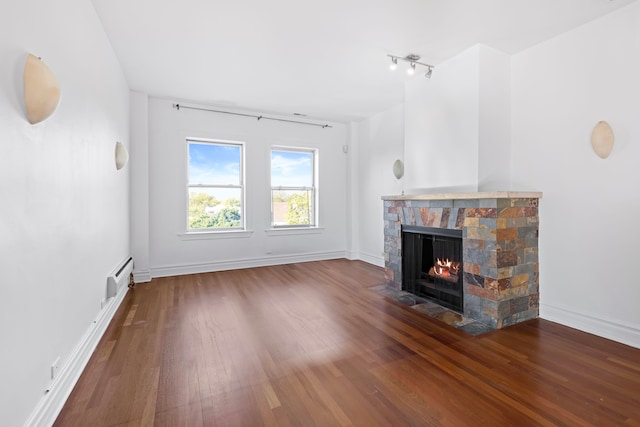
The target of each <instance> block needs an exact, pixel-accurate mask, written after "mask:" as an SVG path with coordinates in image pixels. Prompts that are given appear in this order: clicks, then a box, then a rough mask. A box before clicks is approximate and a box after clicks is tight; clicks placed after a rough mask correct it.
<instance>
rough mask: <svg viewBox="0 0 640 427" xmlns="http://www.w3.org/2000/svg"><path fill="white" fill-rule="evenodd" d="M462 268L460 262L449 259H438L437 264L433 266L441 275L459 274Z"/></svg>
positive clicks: (437, 274) (437, 273)
mask: <svg viewBox="0 0 640 427" xmlns="http://www.w3.org/2000/svg"><path fill="white" fill-rule="evenodd" d="M459 270H460V263H459V262H454V261H450V260H449V258H447V259H440V258H438V259H437V262H436V265H434V266H433V272H434V273H435V275H436V276H439V277H451V275H457V274H458V271H459Z"/></svg>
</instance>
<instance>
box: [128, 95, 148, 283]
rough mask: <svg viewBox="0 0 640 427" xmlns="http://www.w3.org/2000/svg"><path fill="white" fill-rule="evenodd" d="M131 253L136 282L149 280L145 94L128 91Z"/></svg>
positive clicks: (146, 111)
mask: <svg viewBox="0 0 640 427" xmlns="http://www.w3.org/2000/svg"><path fill="white" fill-rule="evenodd" d="M130 109H131V115H130V135H131V150H130V151H129V168H130V170H131V235H130V242H131V255H132V256H133V259H134V260H135V268H134V271H133V276H134V280H135V282H136V283H139V282H148V281H150V280H151V271H150V269H149V97H148V96H147V95H146V94H144V93H140V92H134V91H132V92H131V107H130Z"/></svg>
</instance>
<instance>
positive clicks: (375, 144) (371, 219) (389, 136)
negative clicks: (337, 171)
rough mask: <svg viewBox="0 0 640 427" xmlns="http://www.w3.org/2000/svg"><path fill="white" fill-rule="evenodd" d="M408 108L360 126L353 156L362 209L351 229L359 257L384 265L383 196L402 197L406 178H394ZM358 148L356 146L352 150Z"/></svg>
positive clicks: (398, 108) (358, 202) (357, 196)
mask: <svg viewBox="0 0 640 427" xmlns="http://www.w3.org/2000/svg"><path fill="white" fill-rule="evenodd" d="M403 145H404V105H403V104H400V105H398V106H396V107H394V108H392V109H390V110H388V111H386V112H384V113H380V114H377V115H375V116H373V117H371V118H369V119H367V120H363V121H362V122H360V123H358V138H357V145H356V146H355V149H353V150H352V154H353V155H354V156H357V159H358V162H357V173H356V177H357V179H356V182H357V183H358V188H357V191H355V192H354V195H353V200H355V204H356V205H357V207H358V215H356V216H355V217H354V220H353V222H352V225H351V227H352V228H353V229H355V230H356V235H357V242H358V250H357V253H356V254H354V255H355V257H356V258H358V259H362V260H364V261H367V262H369V263H371V264H375V265H379V266H384V257H383V255H382V252H383V250H384V234H383V233H384V222H383V211H382V199H381V197H382V196H387V195H392V194H400V193H402V191H403V190H404V189H403V186H404V178H402V179H400V180H398V179H396V177H395V176H394V175H393V170H392V167H393V162H395V160H396V159H401V160H402V159H403V157H404V153H403ZM352 148H354V147H352Z"/></svg>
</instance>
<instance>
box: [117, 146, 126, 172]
mask: <svg viewBox="0 0 640 427" xmlns="http://www.w3.org/2000/svg"><path fill="white" fill-rule="evenodd" d="M127 161H129V152H128V151H127V147H125V146H124V144H123V143H122V142H116V170H120V169H122V168H123V167H124V165H126V164H127Z"/></svg>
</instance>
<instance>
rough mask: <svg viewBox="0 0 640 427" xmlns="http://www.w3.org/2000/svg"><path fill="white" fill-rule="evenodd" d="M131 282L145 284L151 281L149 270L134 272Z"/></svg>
mask: <svg viewBox="0 0 640 427" xmlns="http://www.w3.org/2000/svg"><path fill="white" fill-rule="evenodd" d="M133 281H134V282H135V283H146V282H150V281H151V271H149V270H138V271H136V270H134V271H133Z"/></svg>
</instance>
